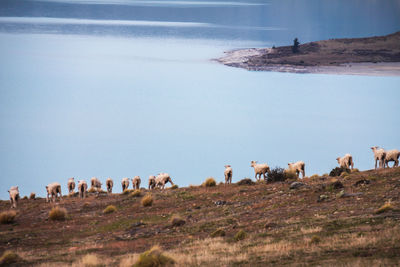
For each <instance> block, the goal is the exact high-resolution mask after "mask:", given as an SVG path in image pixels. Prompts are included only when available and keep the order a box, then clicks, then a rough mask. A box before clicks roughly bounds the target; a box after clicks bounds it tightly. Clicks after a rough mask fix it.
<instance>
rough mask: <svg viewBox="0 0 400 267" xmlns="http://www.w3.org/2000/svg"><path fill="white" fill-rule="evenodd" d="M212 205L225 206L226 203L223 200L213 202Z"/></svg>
mask: <svg viewBox="0 0 400 267" xmlns="http://www.w3.org/2000/svg"><path fill="white" fill-rule="evenodd" d="M214 204H215V205H217V206H222V205H225V204H226V201H225V200H217V201H215V203H214Z"/></svg>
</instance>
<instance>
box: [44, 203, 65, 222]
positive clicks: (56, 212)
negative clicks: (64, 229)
mask: <svg viewBox="0 0 400 267" xmlns="http://www.w3.org/2000/svg"><path fill="white" fill-rule="evenodd" d="M67 214H68V213H67V210H66V209H65V208H60V207H59V206H57V207H54V208H52V209H51V210H50V212H49V219H50V220H53V221H63V220H65V218H66V217H67Z"/></svg>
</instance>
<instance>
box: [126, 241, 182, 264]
mask: <svg viewBox="0 0 400 267" xmlns="http://www.w3.org/2000/svg"><path fill="white" fill-rule="evenodd" d="M174 264H175V260H174V259H172V258H171V257H169V256H167V255H165V254H164V253H163V252H162V251H161V249H160V248H159V247H158V246H154V247H152V248H151V249H150V250H148V251H145V252H143V253H142V254H140V256H139V259H138V260H137V261H136V262H135V264H134V265H133V267H152V266H173V265H174Z"/></svg>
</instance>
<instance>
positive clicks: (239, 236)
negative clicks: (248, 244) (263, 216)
mask: <svg viewBox="0 0 400 267" xmlns="http://www.w3.org/2000/svg"><path fill="white" fill-rule="evenodd" d="M246 236H247V233H246V232H245V231H243V230H240V231H239V232H237V233H236V235H235V236H234V237H233V240H235V241H240V240H243V239H245V238H246Z"/></svg>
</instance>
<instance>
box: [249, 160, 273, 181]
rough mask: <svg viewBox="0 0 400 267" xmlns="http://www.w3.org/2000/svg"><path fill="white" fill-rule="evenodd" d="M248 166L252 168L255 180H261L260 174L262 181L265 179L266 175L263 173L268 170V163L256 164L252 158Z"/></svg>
mask: <svg viewBox="0 0 400 267" xmlns="http://www.w3.org/2000/svg"><path fill="white" fill-rule="evenodd" d="M250 166H251V167H253V168H254V172H255V174H256V175H255V177H256V180H257V181H259V180H261V175H263V176H264V181H265V180H267V177H266V176H265V174H266V173H267V172H269V166H268V164H266V163H265V164H258V163H257V161H254V160H252V161H251V165H250ZM257 176H258V177H257Z"/></svg>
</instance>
